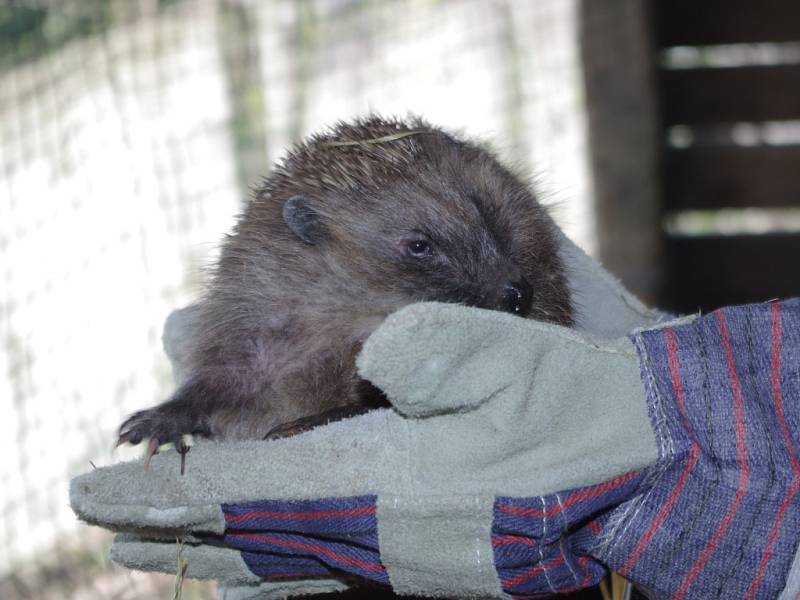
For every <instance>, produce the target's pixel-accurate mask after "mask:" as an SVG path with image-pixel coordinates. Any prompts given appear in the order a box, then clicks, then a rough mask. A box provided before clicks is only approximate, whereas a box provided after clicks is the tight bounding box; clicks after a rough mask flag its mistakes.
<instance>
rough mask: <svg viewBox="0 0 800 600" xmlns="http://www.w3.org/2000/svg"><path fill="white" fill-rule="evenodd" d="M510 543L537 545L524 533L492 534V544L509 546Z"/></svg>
mask: <svg viewBox="0 0 800 600" xmlns="http://www.w3.org/2000/svg"><path fill="white" fill-rule="evenodd" d="M511 544H522V545H523V546H537V545H538V544H537V543H536V542H534V541H533V540H532V539H531V538H529V537H528V536H525V535H493V536H492V546H510V545H511Z"/></svg>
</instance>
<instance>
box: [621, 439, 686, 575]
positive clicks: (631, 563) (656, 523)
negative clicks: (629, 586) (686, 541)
mask: <svg viewBox="0 0 800 600" xmlns="http://www.w3.org/2000/svg"><path fill="white" fill-rule="evenodd" d="M699 456H700V448H699V446H697V445H696V444H695V445H693V446H692V449H691V451H690V452H689V461H688V462H687V463H686V466H685V467H684V469H683V471H682V472H681V476H680V477H679V478H678V482H677V483H676V484H675V488H674V489H673V490H672V493H671V494H670V495H669V498H667V501H666V502H665V503H664V505H663V506H662V507H661V510H659V511H658V514H657V515H656V516H655V518H654V519H653V522H652V523H651V524H650V527H648V528H647V530H646V531H645V532H644V534H642V537H641V538H639V542H638V543H637V544H636V547H635V548H634V549H633V551H632V552H631V554H630V556H628V560H626V561H625V564H624V565H622V567H621V568H620V569H619V574H620V575H627V574H629V573H630V572H631V570H632V569H633V568H634V567H635V566H636V563H637V562H639V558H641V555H642V552H644V549H645V548H646V547H647V544H649V543H650V540H652V539H653V536H655V534H656V533H657V532H658V530H659V528H660V527H661V525H662V524H663V523H664V521H665V520H666V518H667V516H669V513H670V512H671V511H672V508H673V507H674V506H675V503H676V502H677V501H678V497H679V496H680V495H681V492H682V491H683V488H684V486H685V485H686V481H687V480H688V479H689V473H690V472H691V471H692V469H694V465H695V463H696V462H697V459H698V457H699Z"/></svg>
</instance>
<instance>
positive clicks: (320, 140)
mask: <svg viewBox="0 0 800 600" xmlns="http://www.w3.org/2000/svg"><path fill="white" fill-rule="evenodd" d="M422 301H437V302H450V303H458V304H464V305H468V306H474V307H479V308H485V309H491V310H500V311H506V312H509V313H512V314H515V315H518V316H519V317H520V318H530V319H537V320H541V321H548V322H552V323H556V324H560V325H565V326H570V325H571V324H572V323H573V307H572V302H571V299H570V293H569V289H568V285H567V277H566V275H565V268H564V264H563V262H562V260H561V258H560V256H559V252H558V242H557V235H556V231H555V225H554V224H553V221H552V219H551V218H550V217H549V215H548V214H547V211H546V209H545V207H544V206H543V205H541V204H540V203H539V202H538V201H537V199H536V197H535V196H534V194H533V193H532V191H531V190H530V189H528V187H527V186H526V185H525V184H524V183H523V182H522V181H521V180H520V179H519V178H518V177H516V176H515V175H514V174H512V172H511V171H510V170H508V169H507V168H505V167H504V166H502V165H501V164H500V163H499V162H498V161H497V160H496V159H495V157H494V156H493V155H492V153H491V152H490V151H489V150H487V149H486V148H484V147H483V146H481V145H479V144H477V143H474V142H471V141H468V140H465V139H462V138H460V137H458V136H455V135H453V134H451V133H448V132H446V131H444V130H442V129H440V128H439V127H435V126H432V125H430V124H429V123H427V122H425V121H424V120H422V119H420V118H416V117H412V118H409V119H405V120H398V119H386V118H382V117H378V116H371V117H367V118H364V119H360V120H356V121H352V122H340V123H338V124H336V125H335V126H333V127H332V128H330V129H328V130H326V131H324V132H322V133H318V134H316V135H313V136H311V137H310V138H309V139H308V140H306V141H305V142H303V143H301V144H299V145H298V146H296V147H295V148H294V149H293V150H291V151H290V152H288V154H287V155H286V157H285V158H284V159H283V160H282V161H280V162H279V163H278V164H277V165H276V166H275V168H274V170H273V171H272V173H271V174H270V175H269V176H268V177H266V178H265V179H264V180H263V182H262V183H261V185H260V186H259V187H258V188H257V189H256V190H255V191H254V193H253V196H252V198H251V200H250V201H249V202H248V204H247V205H246V207H245V209H244V211H243V214H241V215H240V216H239V218H238V221H237V224H236V225H235V227H234V230H233V232H232V233H231V234H230V235H229V236H227V238H226V239H225V241H224V242H223V245H222V248H221V252H220V256H219V259H218V261H217V263H216V265H215V266H214V268H213V270H212V274H211V277H210V278H209V282H208V284H207V286H206V289H205V291H204V294H203V296H202V298H201V299H200V301H199V302H198V304H197V305H196V307H195V308H194V309H193V310H194V316H193V324H194V327H193V332H192V333H191V336H190V338H189V340H187V344H188V346H187V347H188V359H187V377H186V378H185V381H184V382H183V383H182V384H181V385H180V386H179V387H178V389H177V390H176V391H175V392H174V394H173V395H172V396H171V397H170V398H169V399H168V400H166V401H165V402H163V403H162V404H159V405H157V406H155V407H153V408H149V409H146V410H142V411H139V412H137V413H135V414H133V415H132V416H130V417H129V418H128V419H127V420H125V421H124V423H123V424H122V425H121V427H120V430H119V438H118V444H121V443H126V442H128V443H131V444H137V443H139V442H141V441H143V440H149V445H148V448H147V451H146V461H149V458H150V456H152V454H153V453H155V452H156V451H157V449H158V447H159V445H162V444H169V443H171V444H174V445H175V446H176V448H177V449H178V450H179V452H181V459H182V467H183V459H184V457H185V453H186V452H187V451H188V446H186V445H185V443H184V439H185V437H184V436H185V435H186V434H190V435H193V436H201V437H206V438H213V439H217V440H241V439H265V438H270V437H279V436H282V435H289V434H292V433H296V432H297V431H302V430H304V429H307V428H309V427H312V426H314V425H316V424H319V423H321V422H327V421H328V420H331V419H332V418H340V417H342V416H347V415H351V414H358V413H359V412H363V411H365V410H370V409H372V408H374V407H378V406H382V405H385V404H386V399H385V398H384V397H383V395H382V394H381V392H380V391H379V390H378V389H376V388H375V387H373V386H372V385H371V384H369V382H367V381H364V380H362V379H360V378H359V377H358V374H357V372H356V366H355V361H356V356H357V354H358V352H359V350H360V349H361V346H362V344H363V342H364V340H365V339H366V338H367V337H368V336H369V335H370V333H372V332H373V331H374V330H375V329H376V328H377V327H378V325H380V323H381V322H382V321H383V320H384V319H385V318H386V317H387V316H388V315H389V314H391V313H393V312H395V311H397V310H398V309H400V308H401V307H403V306H405V305H408V304H410V303H414V302H422ZM436 351H437V349H436V348H431V352H436Z"/></svg>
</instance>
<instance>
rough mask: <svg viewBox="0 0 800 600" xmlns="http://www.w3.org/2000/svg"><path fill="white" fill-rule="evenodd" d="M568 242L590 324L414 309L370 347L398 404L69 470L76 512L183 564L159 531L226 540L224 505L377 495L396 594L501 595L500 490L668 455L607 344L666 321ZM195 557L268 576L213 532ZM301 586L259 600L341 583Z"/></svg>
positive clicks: (575, 481)
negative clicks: (254, 437) (265, 436)
mask: <svg viewBox="0 0 800 600" xmlns="http://www.w3.org/2000/svg"><path fill="white" fill-rule="evenodd" d="M564 253H565V258H566V261H567V264H568V266H569V269H570V280H571V282H572V284H573V292H574V296H575V299H576V302H577V303H578V304H579V319H578V330H567V329H564V328H560V327H556V326H553V325H548V324H543V323H538V322H534V321H528V320H522V319H519V318H518V317H514V316H512V315H508V314H503V313H498V312H492V311H484V310H480V309H474V308H466V307H461V306H454V305H442V304H435V303H428V304H420V305H412V306H409V307H406V308H404V309H403V310H401V311H399V312H398V313H396V314H394V315H392V316H390V317H389V318H388V319H387V320H386V322H385V323H384V324H383V325H382V326H381V327H380V328H379V329H378V330H377V331H376V332H375V333H374V334H373V335H372V336H371V337H370V338H369V340H368V341H367V343H366V344H365V347H364V350H363V352H362V355H361V356H360V358H359V370H360V374H361V376H362V377H364V378H366V379H368V380H370V381H372V382H373V383H374V384H375V385H377V386H378V387H380V388H382V389H383V390H384V391H385V392H386V393H387V395H388V396H389V398H390V400H391V401H392V403H393V406H394V408H395V409H396V410H382V411H376V412H374V413H371V414H367V415H364V416H362V417H357V418H354V419H350V420H348V421H343V422H339V423H334V424H331V425H329V426H327V427H323V428H318V429H316V430H313V431H310V432H307V433H305V434H302V435H299V436H296V437H293V438H288V439H283V440H276V441H272V442H268V443H264V442H239V443H226V444H215V443H199V444H197V445H196V446H195V448H194V449H193V450H192V452H191V453H190V455H189V459H188V461H189V462H188V472H187V475H186V476H184V477H181V476H180V475H179V471H178V467H177V464H178V461H177V458H176V456H175V455H174V454H173V453H172V452H167V453H164V454H160V455H157V456H155V457H154V458H153V460H152V463H151V466H150V470H149V471H144V470H143V469H142V467H141V464H140V463H138V462H133V463H125V464H120V465H116V466H113V467H110V468H103V469H99V470H97V471H94V472H92V473H89V474H87V475H84V476H81V477H78V478H76V479H75V480H74V481H73V484H72V488H71V500H72V505H73V508H74V509H75V511H76V513H78V515H79V516H80V517H81V518H83V519H85V520H87V521H89V522H92V523H97V524H101V525H103V526H105V527H108V528H110V529H117V530H132V531H135V532H138V535H139V536H140V537H136V538H131V537H126V538H123V539H120V540H119V541H118V542H117V544H116V546H115V549H114V551H113V556H114V558H115V560H117V561H118V562H120V563H122V564H126V565H128V566H131V567H134V568H144V569H150V570H166V571H171V570H174V564H175V552H174V544H167V545H163V543H161V542H158V541H155V539H153V538H158V537H163V538H165V539H170V538H174V536H175V535H176V534H180V535H189V536H190V537H189V540H190V542H191V541H193V540H195V541H202V540H203V539H204V538H203V537H202V535H200V536H197V535H194V536H193V535H192V532H202V533H213V534H218V535H221V534H223V533H224V532H225V530H226V513H225V510H224V508H223V505H226V506H227V505H230V504H232V503H246V502H250V501H255V500H260V499H264V498H269V499H271V500H276V501H280V500H309V499H325V498H352V497H363V496H372V497H377V499H376V501H375V502H376V511H375V515H376V522H377V532H378V533H379V534H380V535H379V536H376V540H378V539H379V548H378V549H377V550H378V552H379V556H380V562H381V563H382V565H383V566H385V570H386V575H387V577H388V580H389V581H390V582H391V584H392V586H393V588H394V589H395V591H397V592H399V593H418V594H429V595H430V594H433V595H451V596H452V595H456V596H476V595H479V596H494V597H502V596H503V593H502V590H501V587H500V583H499V581H498V579H497V575H496V571H495V567H494V564H493V558H492V556H493V555H492V545H491V540H490V531H491V521H492V510H493V503H494V499H495V498H496V497H497V496H541V495H545V494H550V493H556V492H558V491H559V490H564V489H569V488H573V487H578V486H584V485H591V484H593V483H598V482H601V481H605V480H608V479H611V478H613V477H615V476H617V475H620V474H623V473H626V472H628V471H631V470H635V469H638V468H641V467H644V466H646V465H649V464H652V463H653V462H654V461H655V459H656V447H655V441H654V438H653V433H652V430H651V428H650V424H649V420H648V416H647V410H646V404H645V401H644V398H643V390H642V386H641V382H640V380H639V367H638V361H637V358H636V354H635V351H634V349H633V347H632V346H631V345H630V342H628V340H627V339H625V338H620V339H616V340H615V339H609V338H613V336H618V335H623V334H624V333H627V331H628V329H626V328H632V327H635V326H637V325H643V324H645V323H648V322H650V320H651V319H652V318H655V316H656V315H655V314H652V313H647V312H645V311H643V310H642V309H641V306H640V305H638V304H637V302H636V301H635V300H634V299H632V298H631V297H630V296H629V295H628V294H627V293H626V292H624V290H622V288H621V287H619V286H618V284H616V283H615V282H614V281H613V280H612V279H611V278H610V277H609V276H608V275H607V274H606V273H605V272H603V271H602V270H601V269H600V268H599V267H598V266H597V265H596V263H594V262H592V261H591V260H590V259H588V258H587V257H586V256H585V255H583V254H582V253H581V252H580V251H579V250H578V249H577V248H575V247H574V246H571V245H569V244H566V245H565V247H564ZM179 321H180V319H178V322H179ZM174 324H175V321H174V320H173V325H174ZM174 347H175V345H174V344H173V348H174ZM178 354H179V351H178V352H173V358H175V362H176V364H178V365H179V364H180V357H179V356H178ZM142 536H143V537H142ZM146 538H147V539H146ZM158 544H162V545H160V546H159V545H158ZM158 548H162V549H163V552H160V551H159V550H158ZM220 553H222V554H220ZM185 554H186V557H187V560H188V561H189V571H188V575H189V576H196V577H212V578H220V579H223V580H227V581H232V582H234V583H240V582H241V583H251V584H255V582H257V581H258V580H259V577H257V576H255V575H254V574H253V569H252V565H250V564H246V561H244V560H243V559H242V557H241V556H240V555H239V553H238V552H237V551H235V550H230V549H224V548H217V547H212V546H209V545H207V544H205V543H201V544H198V545H188V546H187V547H186V548H185ZM223 556H224V557H227V558H226V559H223V558H221V557H223ZM193 565H194V568H193ZM235 565H238V566H235ZM334 566H335V565H334ZM307 582H308V584H309V585H308V586H307V587H303V584H298V583H297V582H292V584H291V585H289V584H288V583H282V582H280V581H278V582H270V584H267V585H268V586H269V587H270V589H265V590H263V593H264V594H267V595H265V596H263V597H270V596H269V594H280V593H285V594H291V593H300V592H304V593H308V592H310V591H325V590H326V589H330V590H334V589H341V587H342V584H341V583H339V582H337V581H334V580H330V581H329V583H330V587H326V582H325V581H324V580H323V581H320V580H307ZM273 584H274V585H273ZM281 586H283V587H281ZM259 593H260V592H259Z"/></svg>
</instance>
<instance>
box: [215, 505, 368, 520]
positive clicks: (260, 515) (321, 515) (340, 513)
mask: <svg viewBox="0 0 800 600" xmlns="http://www.w3.org/2000/svg"><path fill="white" fill-rule="evenodd" d="M373 514H375V506H362V507H358V508H346V509H341V510H320V511H316V512H280V511H272V510H251V511H249V512H246V513H242V514H240V515H230V514H226V515H225V521H226V522H227V523H241V522H242V521H251V520H253V519H264V518H266V519H286V520H291V519H294V520H298V521H302V520H313V519H334V518H340V517H362V516H365V515H373Z"/></svg>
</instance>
